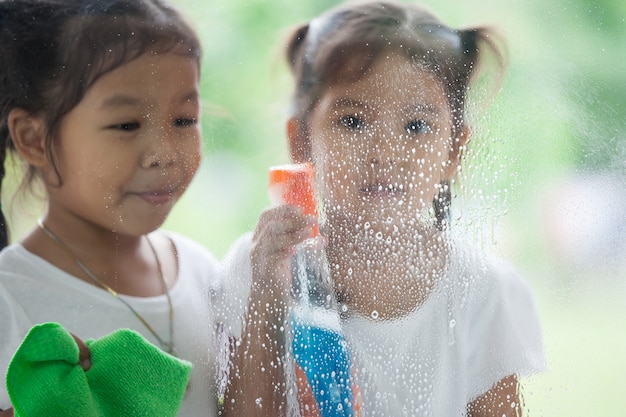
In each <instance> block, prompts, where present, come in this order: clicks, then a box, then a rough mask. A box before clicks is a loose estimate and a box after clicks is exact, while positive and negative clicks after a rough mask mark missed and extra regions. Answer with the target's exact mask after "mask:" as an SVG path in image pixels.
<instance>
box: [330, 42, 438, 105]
mask: <svg viewBox="0 0 626 417" xmlns="http://www.w3.org/2000/svg"><path fill="white" fill-rule="evenodd" d="M350 102H360V103H362V104H363V106H367V107H371V108H375V109H379V110H382V109H396V108H397V107H406V106H411V107H413V106H417V107H419V108H437V109H438V110H440V111H441V112H444V113H445V112H446V111H447V107H448V106H447V97H446V93H445V90H444V88H443V86H442V85H441V82H440V81H439V80H438V78H437V77H436V75H435V73H434V72H433V71H431V70H429V69H426V68H425V67H423V66H421V65H419V64H416V63H413V62H412V61H410V60H409V59H408V58H406V57H403V56H401V55H398V54H389V55H385V54H382V55H381V56H379V57H378V59H377V60H376V61H375V62H374V63H373V64H372V66H371V67H370V68H368V69H367V71H366V72H365V73H364V74H363V76H361V77H359V78H358V79H356V80H353V81H350V82H341V81H339V82H336V83H333V84H331V85H329V86H327V87H326V88H325V89H324V91H323V92H322V95H321V97H320V100H319V107H320V108H325V109H330V108H335V107H337V106H341V105H342V103H350Z"/></svg>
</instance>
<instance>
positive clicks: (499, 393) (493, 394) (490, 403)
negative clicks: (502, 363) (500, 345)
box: [467, 375, 522, 417]
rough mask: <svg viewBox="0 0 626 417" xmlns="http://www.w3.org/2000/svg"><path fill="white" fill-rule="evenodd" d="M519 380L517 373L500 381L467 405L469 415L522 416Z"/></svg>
mask: <svg viewBox="0 0 626 417" xmlns="http://www.w3.org/2000/svg"><path fill="white" fill-rule="evenodd" d="M521 415H522V407H521V404H520V394H519V382H518V380H517V377H516V376H515V375H510V376H507V377H505V378H502V379H501V380H500V381H498V382H497V383H496V384H495V385H494V386H493V387H492V388H491V389H490V390H489V391H487V392H485V393H484V394H483V395H481V396H480V397H478V398H476V399H475V400H474V401H472V402H471V403H469V404H468V405H467V416H468V417H502V416H513V417H521Z"/></svg>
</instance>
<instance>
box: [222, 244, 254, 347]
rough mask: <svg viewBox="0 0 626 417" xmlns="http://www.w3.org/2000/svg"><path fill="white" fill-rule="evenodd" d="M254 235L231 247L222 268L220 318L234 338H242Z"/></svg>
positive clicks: (250, 277)
mask: <svg viewBox="0 0 626 417" xmlns="http://www.w3.org/2000/svg"><path fill="white" fill-rule="evenodd" d="M251 249H252V234H251V233H246V234H244V235H242V236H241V237H239V238H238V239H237V240H236V241H235V242H234V243H233V244H232V245H231V247H230V249H229V251H228V253H227V254H226V256H225V257H224V260H223V262H222V264H221V268H220V274H219V275H220V282H221V285H220V289H221V291H222V293H223V296H222V297H220V298H221V300H222V302H221V303H218V304H217V305H218V308H219V310H220V311H219V312H218V317H219V318H220V319H221V321H222V323H223V324H224V325H225V326H226V327H227V328H228V329H229V333H230V334H231V335H232V336H235V337H240V335H241V331H242V320H243V314H244V312H245V309H246V305H247V303H248V297H249V295H250V283H251V280H252V268H251V265H250V251H251Z"/></svg>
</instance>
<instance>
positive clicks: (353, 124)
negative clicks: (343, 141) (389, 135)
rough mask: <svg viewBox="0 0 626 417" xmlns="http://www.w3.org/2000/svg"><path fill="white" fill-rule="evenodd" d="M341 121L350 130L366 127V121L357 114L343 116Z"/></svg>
mask: <svg viewBox="0 0 626 417" xmlns="http://www.w3.org/2000/svg"><path fill="white" fill-rule="evenodd" d="M339 123H341V125H342V126H344V127H346V128H348V129H350V130H361V129H363V127H365V122H364V121H363V119H361V118H360V117H359V116H357V115H347V116H343V117H342V118H341V119H339Z"/></svg>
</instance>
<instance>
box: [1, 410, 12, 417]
mask: <svg viewBox="0 0 626 417" xmlns="http://www.w3.org/2000/svg"><path fill="white" fill-rule="evenodd" d="M0 417H13V409H12V408H9V409H8V410H4V411H0Z"/></svg>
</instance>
